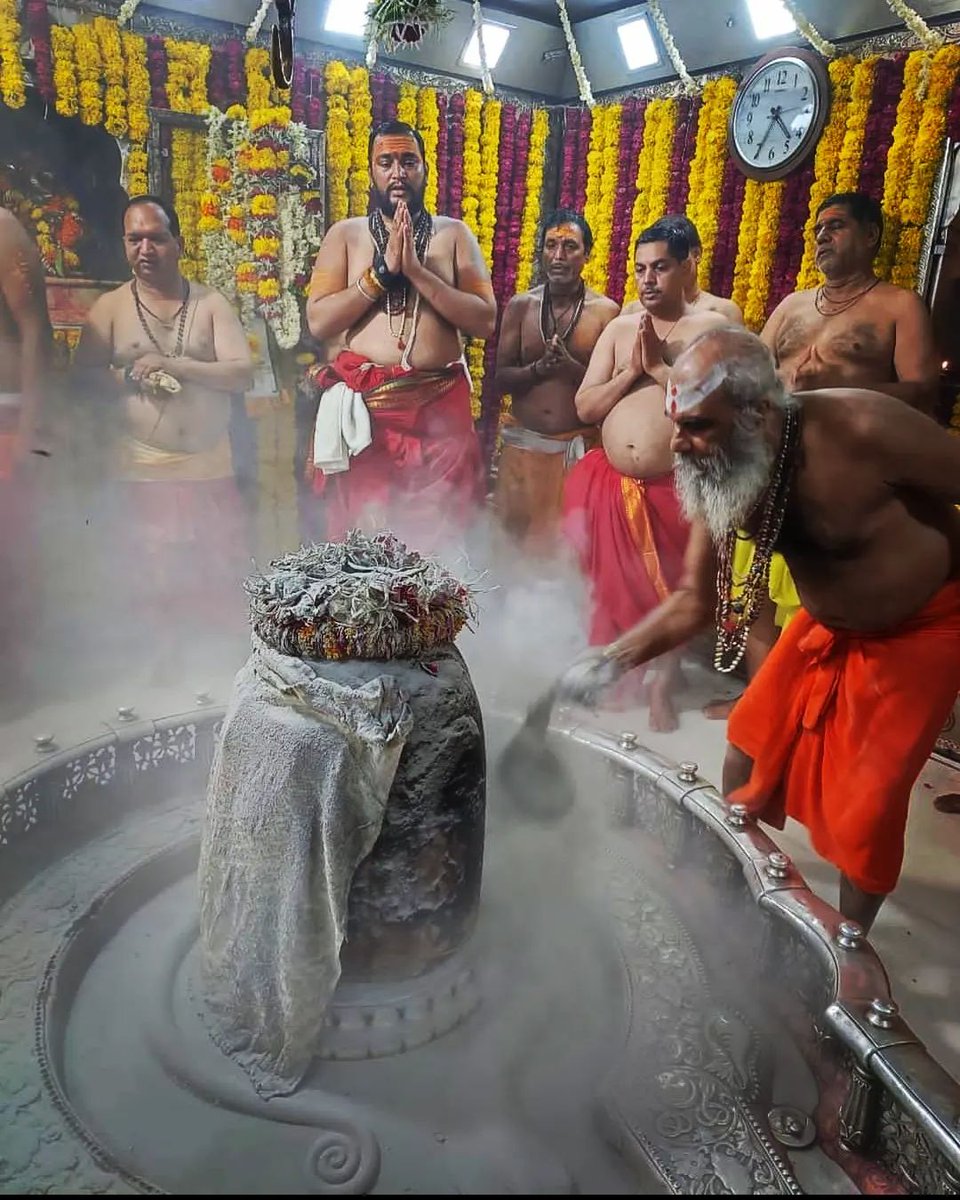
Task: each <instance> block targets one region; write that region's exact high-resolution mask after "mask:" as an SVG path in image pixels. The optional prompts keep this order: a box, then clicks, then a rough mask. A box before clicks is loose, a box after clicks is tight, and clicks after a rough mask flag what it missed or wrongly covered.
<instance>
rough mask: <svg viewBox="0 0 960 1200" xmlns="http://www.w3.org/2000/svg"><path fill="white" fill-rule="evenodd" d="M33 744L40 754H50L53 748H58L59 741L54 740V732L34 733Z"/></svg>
mask: <svg viewBox="0 0 960 1200" xmlns="http://www.w3.org/2000/svg"><path fill="white" fill-rule="evenodd" d="M33 744H34V746H35V748H36V751H37V753H38V754H49V753H50V751H51V750H56V748H57V743H56V742H55V741H54V740H53V734H52V733H37V734H34V737H33Z"/></svg>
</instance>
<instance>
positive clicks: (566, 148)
mask: <svg viewBox="0 0 960 1200" xmlns="http://www.w3.org/2000/svg"><path fill="white" fill-rule="evenodd" d="M580 116H581V113H580V109H579V108H566V109H564V112H563V158H562V161H561V168H560V207H561V208H573V207H574V204H575V202H576V195H577V148H578V146H579V144H580Z"/></svg>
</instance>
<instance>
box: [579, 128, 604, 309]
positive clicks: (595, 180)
mask: <svg viewBox="0 0 960 1200" xmlns="http://www.w3.org/2000/svg"><path fill="white" fill-rule="evenodd" d="M606 114H607V109H606V107H605V106H604V107H603V108H595V109H594V110H593V120H592V121H591V123H590V144H589V148H588V150H587V187H586V193H585V195H584V201H583V215H584V217H585V218H586V221H587V224H588V225H589V226H590V228H591V229H592V230H594V232H596V226H597V220H598V217H599V215H600V185H601V183H602V180H603V152H604V148H605V147H606V139H607V121H606ZM590 265H591V264H589V263H588V264H587V271H589V270H590ZM584 274H586V271H585V272H584ZM589 286H590V287H592V286H593V284H589Z"/></svg>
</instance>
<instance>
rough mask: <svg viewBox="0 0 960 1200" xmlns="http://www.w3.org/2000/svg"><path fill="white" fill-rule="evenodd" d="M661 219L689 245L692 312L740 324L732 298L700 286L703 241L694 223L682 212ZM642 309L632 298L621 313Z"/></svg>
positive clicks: (640, 303)
mask: <svg viewBox="0 0 960 1200" xmlns="http://www.w3.org/2000/svg"><path fill="white" fill-rule="evenodd" d="M663 219H664V221H669V222H670V223H671V225H675V226H676V228H677V230H678V231H679V232H680V233H682V234H683V236H684V237H685V238H686V239H687V241H688V243H689V245H690V257H691V258H692V259H693V267H694V270H693V279H692V281H691V282H690V283H689V284H688V285H687V291H686V300H687V305H688V306H689V307H690V308H692V309H693V310H694V312H715V313H719V314H720V316H721V317H723V319H724V320H725V321H728V322H729V323H730V324H731V325H742V324H743V313H742V312H741V311H740V305H739V304H735V303H734V301H733V300H725V299H724V298H723V297H722V296H715V295H714V294H713V292H708V291H705V290H704V289H703V288H701V286H700V281H699V275H700V260H701V259H702V258H703V243H702V242H701V241H700V233H699V230H698V229H697V227H696V225H694V223H693V222H692V221H691V220H690V218H689V217H688V216H685V215H684V214H683V213H670V214H669V215H668V216H666V217H664V218H663ZM642 311H643V301H641V300H634V301H633V302H632V303H631V304H628V305H626V307H625V308H624V310H623V315H624V316H632V315H633V314H634V313H638V312H642Z"/></svg>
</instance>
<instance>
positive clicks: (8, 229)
mask: <svg viewBox="0 0 960 1200" xmlns="http://www.w3.org/2000/svg"><path fill="white" fill-rule="evenodd" d="M0 239H2V241H3V243H4V244H5V245H8V246H15V245H21V246H22V245H29V246H30V247H31V248H32V247H33V241H32V239H31V237H30V235H29V233H27V231H26V229H24V227H23V226H22V225H21V224H20V222H19V221H18V220H17V218H16V217H15V216H14V215H13V213H12V212H11V211H10V210H9V208H0Z"/></svg>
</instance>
